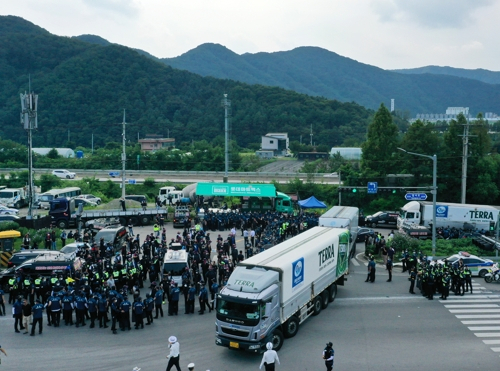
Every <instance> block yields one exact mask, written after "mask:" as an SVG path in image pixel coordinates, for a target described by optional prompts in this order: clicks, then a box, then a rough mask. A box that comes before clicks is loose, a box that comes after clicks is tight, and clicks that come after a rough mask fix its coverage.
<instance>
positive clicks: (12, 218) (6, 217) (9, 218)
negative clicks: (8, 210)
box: [0, 214, 21, 222]
mask: <svg viewBox="0 0 500 371" xmlns="http://www.w3.org/2000/svg"><path fill="white" fill-rule="evenodd" d="M19 219H21V218H20V217H18V216H17V215H10V214H4V215H0V222H15V221H17V220H19Z"/></svg>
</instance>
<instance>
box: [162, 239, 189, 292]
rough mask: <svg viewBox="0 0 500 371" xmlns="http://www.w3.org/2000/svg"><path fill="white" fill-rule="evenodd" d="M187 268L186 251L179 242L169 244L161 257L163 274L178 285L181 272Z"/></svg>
mask: <svg viewBox="0 0 500 371" xmlns="http://www.w3.org/2000/svg"><path fill="white" fill-rule="evenodd" d="M188 270H189V260H188V253H187V251H186V250H185V249H183V248H182V245H181V244H180V243H177V242H174V243H172V244H170V246H169V247H168V250H167V252H166V253H165V257H164V258H163V275H164V276H165V277H168V278H169V279H171V280H172V281H174V282H175V283H177V285H178V286H179V287H181V286H182V274H183V273H184V272H186V271H188Z"/></svg>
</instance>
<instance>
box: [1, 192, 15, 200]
mask: <svg viewBox="0 0 500 371" xmlns="http://www.w3.org/2000/svg"><path fill="white" fill-rule="evenodd" d="M12 197H14V192H9V191H3V192H0V198H12Z"/></svg>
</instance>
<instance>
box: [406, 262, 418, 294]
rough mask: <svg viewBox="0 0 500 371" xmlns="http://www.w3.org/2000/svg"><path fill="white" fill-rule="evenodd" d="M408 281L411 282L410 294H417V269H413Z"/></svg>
mask: <svg viewBox="0 0 500 371" xmlns="http://www.w3.org/2000/svg"><path fill="white" fill-rule="evenodd" d="M408 279H409V280H410V294H415V280H416V279H417V272H416V270H415V267H412V268H411V271H410V277H409V278H408Z"/></svg>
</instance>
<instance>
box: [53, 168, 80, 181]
mask: <svg viewBox="0 0 500 371" xmlns="http://www.w3.org/2000/svg"><path fill="white" fill-rule="evenodd" d="M52 175H55V176H56V177H58V178H62V179H75V175H76V174H75V173H72V172H71V171H68V170H64V169H56V170H52Z"/></svg>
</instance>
